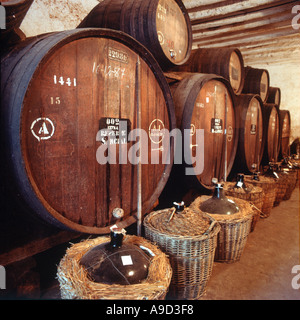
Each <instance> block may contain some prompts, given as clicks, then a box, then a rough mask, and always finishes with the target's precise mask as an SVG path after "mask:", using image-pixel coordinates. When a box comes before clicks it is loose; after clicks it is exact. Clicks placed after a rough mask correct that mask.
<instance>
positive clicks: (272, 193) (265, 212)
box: [245, 176, 277, 218]
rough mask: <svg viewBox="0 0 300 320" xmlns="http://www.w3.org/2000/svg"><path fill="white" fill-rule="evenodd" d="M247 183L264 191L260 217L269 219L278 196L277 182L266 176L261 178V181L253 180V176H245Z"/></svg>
mask: <svg viewBox="0 0 300 320" xmlns="http://www.w3.org/2000/svg"><path fill="white" fill-rule="evenodd" d="M245 182H246V183H247V184H252V185H254V186H257V187H261V188H262V189H263V205H262V209H261V215H260V217H261V218H267V217H269V216H270V214H271V210H272V208H273V205H274V201H275V199H276V194H277V183H276V181H275V180H274V179H272V178H269V177H264V176H259V181H257V180H253V179H252V176H245Z"/></svg>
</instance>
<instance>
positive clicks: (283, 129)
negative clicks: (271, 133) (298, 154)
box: [279, 110, 291, 157]
mask: <svg viewBox="0 0 300 320" xmlns="http://www.w3.org/2000/svg"><path fill="white" fill-rule="evenodd" d="M279 124H280V154H281V156H282V157H286V156H289V155H290V132H291V116H290V112H289V111H288V110H279Z"/></svg>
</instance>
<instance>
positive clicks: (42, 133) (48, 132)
mask: <svg viewBox="0 0 300 320" xmlns="http://www.w3.org/2000/svg"><path fill="white" fill-rule="evenodd" d="M30 130H31V132H32V134H33V136H34V137H35V138H37V140H38V141H41V140H47V139H50V138H51V137H52V136H53V134H54V131H55V127H54V124H53V122H52V121H51V120H50V119H49V118H44V117H43V118H38V119H36V120H34V121H33V122H32V124H31V127H30Z"/></svg>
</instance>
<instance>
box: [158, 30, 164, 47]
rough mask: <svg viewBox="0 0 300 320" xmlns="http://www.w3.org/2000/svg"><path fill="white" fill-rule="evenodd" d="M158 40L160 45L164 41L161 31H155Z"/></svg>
mask: <svg viewBox="0 0 300 320" xmlns="http://www.w3.org/2000/svg"><path fill="white" fill-rule="evenodd" d="M157 36H158V41H159V43H160V45H163V44H164V43H165V37H164V35H163V33H162V32H161V31H157Z"/></svg>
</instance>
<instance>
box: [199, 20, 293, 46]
mask: <svg viewBox="0 0 300 320" xmlns="http://www.w3.org/2000/svg"><path fill="white" fill-rule="evenodd" d="M297 33H298V30H294V29H293V28H291V26H285V25H284V26H282V27H280V28H278V30H274V31H272V32H270V29H268V30H266V31H265V30H263V29H262V30H255V32H252V33H251V32H246V33H243V34H239V35H234V36H231V37H227V36H225V37H222V38H214V39H206V40H202V39H199V40H198V39H193V45H197V46H198V47H220V46H238V47H239V46H240V45H241V43H243V45H245V44H246V43H250V42H252V43H253V42H255V41H263V40H264V39H265V40H268V39H275V38H278V37H282V36H286V35H290V34H297Z"/></svg>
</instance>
